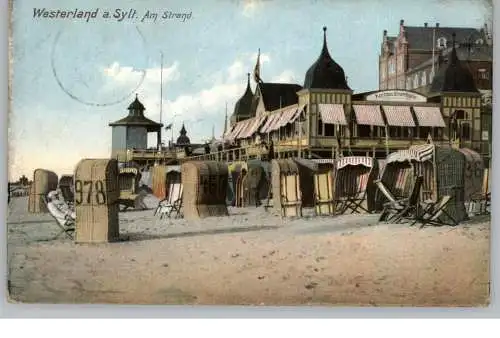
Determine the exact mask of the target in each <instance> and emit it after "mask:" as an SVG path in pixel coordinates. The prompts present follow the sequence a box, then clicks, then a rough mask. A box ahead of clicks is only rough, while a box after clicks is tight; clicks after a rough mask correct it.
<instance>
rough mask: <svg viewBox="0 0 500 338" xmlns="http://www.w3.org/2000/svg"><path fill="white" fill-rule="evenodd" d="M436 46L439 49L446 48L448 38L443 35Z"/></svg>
mask: <svg viewBox="0 0 500 338" xmlns="http://www.w3.org/2000/svg"><path fill="white" fill-rule="evenodd" d="M436 47H437V48H439V49H444V48H446V38H444V37H441V38H439V39H437V46H436Z"/></svg>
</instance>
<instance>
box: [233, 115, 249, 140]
mask: <svg viewBox="0 0 500 338" xmlns="http://www.w3.org/2000/svg"><path fill="white" fill-rule="evenodd" d="M242 123H243V127H241V130H240V132H239V133H238V135H237V136H236V137H237V138H246V137H247V132H248V130H249V129H250V127H251V125H252V123H253V119H247V120H245V121H242Z"/></svg>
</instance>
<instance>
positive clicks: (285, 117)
mask: <svg viewBox="0 0 500 338" xmlns="http://www.w3.org/2000/svg"><path fill="white" fill-rule="evenodd" d="M296 112H297V108H290V109H287V110H285V111H284V112H283V116H282V117H281V119H280V122H279V127H278V128H280V127H284V126H286V125H287V124H288V123H290V120H291V119H292V117H293V116H294V115H295V113H296Z"/></svg>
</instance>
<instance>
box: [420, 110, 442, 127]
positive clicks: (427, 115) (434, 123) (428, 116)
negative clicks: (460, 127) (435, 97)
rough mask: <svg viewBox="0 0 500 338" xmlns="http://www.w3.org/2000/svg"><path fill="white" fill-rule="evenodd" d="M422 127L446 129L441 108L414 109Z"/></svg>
mask: <svg viewBox="0 0 500 338" xmlns="http://www.w3.org/2000/svg"><path fill="white" fill-rule="evenodd" d="M413 110H414V111H415V116H416V117H417V121H418V125H419V126H420V127H442V128H444V127H445V124H444V120H443V116H442V115H441V110H439V107H413Z"/></svg>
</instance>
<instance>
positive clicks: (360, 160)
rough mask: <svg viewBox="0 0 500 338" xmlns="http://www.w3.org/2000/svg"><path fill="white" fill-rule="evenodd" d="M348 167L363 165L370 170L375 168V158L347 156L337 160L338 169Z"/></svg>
mask: <svg viewBox="0 0 500 338" xmlns="http://www.w3.org/2000/svg"><path fill="white" fill-rule="evenodd" d="M348 165H354V166H356V165H363V166H365V167H368V168H372V167H373V158H371V157H366V156H347V157H341V158H339V159H338V160H337V169H341V168H343V167H345V166H348Z"/></svg>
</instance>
